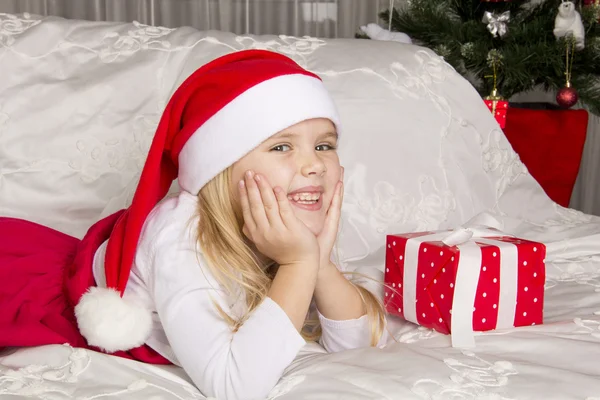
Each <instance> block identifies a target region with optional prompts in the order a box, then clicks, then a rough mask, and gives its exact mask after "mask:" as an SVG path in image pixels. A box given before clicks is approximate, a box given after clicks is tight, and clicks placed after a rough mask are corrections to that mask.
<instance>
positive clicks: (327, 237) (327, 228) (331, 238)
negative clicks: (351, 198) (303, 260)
mask: <svg viewBox="0 0 600 400" xmlns="http://www.w3.org/2000/svg"><path fill="white" fill-rule="evenodd" d="M341 169H342V172H341V175H340V181H339V182H338V183H337V185H336V187H335V189H334V194H333V199H331V204H330V205H329V209H328V210H327V217H326V218H325V223H324V225H323V230H322V231H321V233H319V235H317V241H318V242H319V269H323V268H325V267H326V266H328V265H329V264H330V263H331V251H332V250H333V245H334V244H335V241H336V239H337V233H338V228H339V225H340V217H341V214H342V201H343V199H344V167H341Z"/></svg>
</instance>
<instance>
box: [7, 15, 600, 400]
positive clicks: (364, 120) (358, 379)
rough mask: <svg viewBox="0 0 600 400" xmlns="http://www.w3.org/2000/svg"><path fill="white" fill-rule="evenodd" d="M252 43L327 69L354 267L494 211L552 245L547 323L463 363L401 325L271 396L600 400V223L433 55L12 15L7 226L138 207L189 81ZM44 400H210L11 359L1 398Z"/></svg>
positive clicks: (152, 369)
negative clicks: (558, 197)
mask: <svg viewBox="0 0 600 400" xmlns="http://www.w3.org/2000/svg"><path fill="white" fill-rule="evenodd" d="M242 48H270V49H273V50H276V51H281V52H284V53H286V54H288V55H290V56H291V57H293V58H294V59H295V60H297V61H298V62H300V63H301V64H302V65H304V66H306V67H308V68H310V69H312V70H315V71H318V72H319V73H320V74H321V75H322V76H323V77H324V82H325V83H326V84H327V85H328V87H329V88H330V89H331V91H332V93H333V95H334V96H335V98H336V100H337V102H338V104H339V106H340V110H341V113H342V115H343V118H344V120H345V121H346V130H345V133H344V135H345V136H343V137H344V138H346V139H345V142H343V143H344V144H343V145H342V147H341V148H340V154H341V158H342V160H343V162H344V164H345V166H346V178H347V181H348V184H347V186H346V191H347V192H346V194H345V200H344V217H343V224H342V225H343V227H342V234H341V238H340V256H341V259H342V261H343V262H344V264H345V267H347V268H361V267H374V268H375V269H376V270H378V271H379V272H381V271H382V269H383V268H382V266H383V253H382V251H381V249H382V248H383V244H384V243H385V233H398V232H406V231H417V230H430V229H438V228H446V227H455V226H457V225H459V224H461V223H463V222H464V221H466V220H467V219H469V218H470V217H471V216H472V215H474V214H477V213H480V212H484V211H485V210H488V212H490V213H491V214H493V215H494V216H495V217H496V218H497V219H499V220H500V221H501V222H502V224H503V225H504V230H506V231H507V232H509V233H512V234H514V235H517V236H521V237H524V238H528V239H533V240H539V241H543V242H544V243H545V244H546V245H547V249H548V253H547V259H546V260H547V283H546V295H545V305H544V311H545V322H544V324H543V325H539V326H532V327H526V328H516V329H511V330H509V331H495V332H488V333H485V334H481V335H478V336H477V337H476V347H475V348H473V349H470V350H468V351H467V350H459V349H455V348H452V347H451V346H450V338H449V337H448V336H444V335H441V334H437V333H435V332H432V331H430V330H427V329H423V328H419V327H417V326H415V325H412V324H409V323H403V322H402V321H400V320H398V319H394V318H392V320H391V324H390V330H391V333H392V334H393V336H394V338H395V340H393V341H390V343H389V344H388V345H387V346H386V347H385V348H383V349H360V350H355V351H349V352H343V353H339V354H326V353H325V352H324V351H323V350H322V349H321V348H319V347H318V346H316V345H307V346H306V348H305V349H304V351H303V352H302V353H301V354H300V355H299V356H298V358H297V359H296V360H295V362H294V363H293V364H292V365H290V366H289V368H288V369H287V371H286V373H285V375H284V376H283V378H282V380H281V382H280V383H279V384H278V385H277V387H275V388H274V390H273V391H272V393H271V395H270V398H271V399H275V398H277V399H281V400H284V399H286V400H299V399H344V400H352V399H361V400H364V399H463V398H464V399H494V400H496V399H498V400H499V399H561V400H563V399H578V400H593V399H600V315H599V314H600V218H597V217H592V216H588V215H583V214H581V213H579V212H576V211H574V210H569V209H564V208H562V207H559V206H557V205H556V204H554V203H553V202H552V201H550V200H549V199H548V198H547V196H546V195H545V194H544V192H543V190H542V189H541V188H540V187H539V185H537V183H536V182H535V181H534V180H533V179H532V178H531V176H530V175H529V174H528V173H527V170H526V169H525V168H524V167H523V165H522V164H521V163H520V161H519V159H518V156H517V155H516V154H515V153H514V151H513V150H512V148H511V147H510V145H509V144H508V142H507V140H506V138H505V137H504V136H503V134H502V132H501V131H500V130H499V129H498V127H497V125H496V124H495V122H494V120H493V118H492V117H491V115H489V112H488V110H487V109H486V107H485V105H483V102H482V101H481V98H480V97H479V96H478V95H477V93H475V92H474V91H473V90H472V88H471V87H470V86H469V85H468V83H466V81H464V80H463V79H462V78H460V77H459V76H458V74H456V73H455V72H454V71H453V70H452V69H451V68H450V67H449V66H448V65H446V64H445V63H444V62H443V60H441V59H439V58H438V57H435V56H434V55H432V53H431V52H430V51H427V50H426V49H421V48H416V47H414V46H404V45H399V44H386V43H382V42H377V43H376V42H371V43H367V42H365V41H351V40H349V41H344V40H339V41H335V40H333V41H325V40H318V39H311V38H304V39H298V38H289V37H262V38H261V37H259V38H257V37H250V36H247V37H246V36H245V37H236V36H235V35H232V34H227V33H222V32H209V33H206V32H197V31H194V30H192V29H190V28H181V29H177V30H171V29H164V28H153V27H147V26H142V25H141V24H120V23H118V24H99V23H84V22H81V21H65V20H61V19H53V18H49V19H40V18H39V17H34V16H28V15H25V16H12V15H2V14H0V71H2V80H0V215H8V216H15V217H26V218H28V219H32V220H34V221H37V222H40V223H44V224H47V225H49V226H52V227H54V228H56V229H59V230H62V231H64V232H66V233H70V234H72V235H74V236H78V237H81V235H82V234H83V233H84V232H85V230H86V229H87V227H89V226H90V225H91V223H93V222H94V221H96V220H97V219H98V218H99V217H100V216H102V215H107V214H108V213H110V212H113V211H114V210H116V209H119V208H121V207H123V206H126V204H127V202H128V201H129V199H130V198H131V194H132V192H133V189H134V188H135V185H136V177H137V174H138V173H139V170H140V167H141V165H142V164H143V160H144V157H145V154H146V151H147V148H148V145H149V143H150V141H151V137H152V134H153V132H154V129H155V126H156V123H157V120H158V117H159V115H160V113H161V111H162V108H163V107H164V104H165V101H166V99H167V98H168V95H169V93H170V92H171V91H172V90H173V88H174V87H176V86H177V82H178V81H181V80H182V79H183V78H184V77H185V76H187V74H189V72H190V71H192V70H193V69H195V68H196V67H197V66H198V65H200V64H202V63H204V62H206V61H208V60H209V59H211V58H213V57H216V56H218V55H221V54H223V53H224V52H227V51H233V50H235V49H242ZM365 149H372V151H371V150H369V151H365ZM57 187H59V188H60V189H61V190H55V188H57ZM32 397H33V398H40V399H49V400H50V399H52V400H59V399H61V400H62V399H89V400H91V399H98V398H105V397H109V398H126V399H134V400H135V399H202V398H204V397H203V396H202V395H201V394H200V393H199V392H198V390H197V389H196V388H195V387H194V386H193V385H192V384H191V383H190V381H189V379H188V378H187V377H186V376H185V373H183V371H182V370H180V369H178V368H176V367H156V366H151V365H146V364H141V363H137V362H133V361H128V360H124V359H121V358H117V357H111V356H107V355H103V354H99V353H95V352H92V351H86V350H81V349H73V348H71V347H68V346H60V345H56V346H46V347H41V348H29V349H16V350H15V349H13V350H11V349H5V350H4V351H3V352H2V353H0V398H2V399H20V398H32ZM222 400H225V399H222Z"/></svg>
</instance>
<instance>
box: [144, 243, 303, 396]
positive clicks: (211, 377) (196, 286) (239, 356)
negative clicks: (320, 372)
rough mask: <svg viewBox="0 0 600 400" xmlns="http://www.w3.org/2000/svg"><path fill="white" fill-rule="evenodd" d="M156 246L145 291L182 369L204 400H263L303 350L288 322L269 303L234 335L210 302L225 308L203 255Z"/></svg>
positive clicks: (176, 247)
mask: <svg viewBox="0 0 600 400" xmlns="http://www.w3.org/2000/svg"><path fill="white" fill-rule="evenodd" d="M163 236H168V235H163ZM156 240H157V242H154V243H153V244H154V246H153V247H154V248H155V251H154V254H153V256H151V257H150V259H149V260H148V261H149V265H148V267H149V271H148V272H149V280H150V282H151V285H149V289H150V291H151V293H152V296H153V297H154V301H155V305H156V310H157V312H158V316H159V318H160V321H161V323H162V326H163V328H164V330H165V334H166V336H167V339H168V341H169V344H170V345H171V348H172V349H173V352H174V354H175V356H176V357H177V359H178V361H179V363H180V365H181V366H182V367H183V369H184V370H185V371H186V373H187V374H188V375H189V376H190V378H191V379H192V380H193V382H194V384H195V385H196V386H197V387H198V389H199V390H200V391H201V392H202V393H203V394H204V395H205V396H213V397H217V398H219V399H232V400H234V399H259V398H265V397H266V396H267V395H268V393H269V391H270V390H271V389H272V388H273V387H274V386H275V384H276V383H277V382H278V380H279V379H280V378H281V376H282V375H283V372H284V370H285V368H286V367H287V366H288V365H289V364H290V363H291V362H292V361H293V360H294V358H295V357H296V355H297V354H298V352H299V351H300V349H301V348H302V347H303V346H304V345H305V344H306V342H305V341H304V339H303V338H302V337H301V336H300V334H299V333H298V332H297V331H296V329H295V327H294V325H293V324H292V322H291V321H290V319H289V318H288V316H287V314H285V312H284V311H283V310H282V309H281V307H279V305H277V303H275V302H274V301H273V300H271V299H270V298H266V299H265V301H264V302H263V303H262V304H261V305H260V306H258V307H257V308H256V309H255V310H254V312H253V313H252V314H251V315H250V317H249V318H248V319H247V320H246V322H245V323H244V324H243V325H242V326H241V327H240V329H239V330H238V331H237V332H235V333H233V332H232V330H231V327H230V326H229V324H228V323H227V322H226V321H225V320H224V319H223V318H222V317H221V316H220V315H219V313H218V312H217V310H216V308H215V306H214V305H213V300H214V301H215V302H217V303H218V304H219V305H220V306H221V307H222V309H223V311H225V312H227V313H229V312H230V311H231V309H230V306H229V305H228V304H227V302H226V300H225V296H224V292H223V290H222V288H221V287H219V285H218V283H217V282H216V281H215V279H214V278H213V277H212V276H211V275H210V272H209V271H208V270H207V269H206V268H203V267H202V265H201V263H202V262H204V261H203V259H202V258H200V255H199V254H197V253H196V252H195V251H194V249H193V248H191V247H190V245H189V244H186V242H187V241H186V240H174V239H168V240H165V239H164V238H163V239H161V238H157V239H156ZM201 260H202V261H201ZM244 299H245V298H244ZM242 301H243V300H242Z"/></svg>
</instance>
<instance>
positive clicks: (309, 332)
mask: <svg viewBox="0 0 600 400" xmlns="http://www.w3.org/2000/svg"><path fill="white" fill-rule="evenodd" d="M339 125H340V121H339V117H338V115H337V112H336V110H335V107H334V104H333V102H332V99H331V98H330V96H329V95H328V93H327V91H326V90H325V88H324V85H323V83H322V82H321V80H320V79H319V78H318V77H317V76H316V75H314V74H312V73H310V72H308V71H306V70H304V69H302V68H301V67H300V66H298V65H297V64H296V63H294V62H293V61H292V60H290V59H289V58H287V57H284V56H282V55H280V54H277V53H272V52H268V51H262V50H249V51H240V52H236V53H232V54H229V55H226V56H223V57H221V58H219V59H216V60H214V61H212V62H210V63H208V64H206V65H204V66H202V67H201V68H199V69H198V70H197V71H195V72H194V73H193V74H192V75H191V76H190V77H189V78H188V79H187V80H186V81H185V82H184V83H183V84H182V85H181V86H180V87H179V88H178V90H177V91H176V92H175V94H174V95H173V97H172V98H171V100H170V102H169V104H168V105H167V107H166V109H165V111H164V113H163V116H162V119H161V121H160V124H159V126H158V128H157V131H156V134H155V137H154V139H153V142H152V145H151V148H150V151H149V154H148V157H147V160H146V163H145V166H144V169H143V171H142V175H141V179H140V183H139V185H138V187H137V190H136V193H135V196H134V198H133V202H132V204H131V206H130V207H129V208H128V209H126V210H122V211H119V212H117V213H115V214H113V215H111V216H109V217H107V218H105V219H103V220H101V221H99V222H98V223H97V224H95V225H94V226H92V227H91V228H90V230H89V231H88V233H87V234H86V235H85V237H84V238H83V240H81V241H79V240H77V239H75V238H72V237H69V236H66V235H64V234H62V233H59V232H56V231H54V230H51V229H49V228H47V227H43V226H40V225H37V224H34V223H31V222H27V221H23V220H16V219H10V218H0V282H1V283H0V346H34V345H45V344H52V343H60V344H62V343H65V342H66V343H70V344H71V345H73V346H79V347H85V348H91V349H95V350H99V351H104V352H106V353H111V354H115V355H117V356H122V357H127V358H133V359H136V360H139V361H143V362H150V363H174V364H176V365H180V366H181V367H183V368H184V369H185V371H186V372H187V373H188V375H189V376H190V377H191V379H192V380H193V381H194V383H195V384H196V385H197V387H198V388H199V389H200V390H201V391H202V392H203V394H204V395H206V396H215V397H218V398H221V399H242V398H243V399H257V398H264V397H265V396H266V395H267V394H268V392H269V391H270V390H271V389H272V388H273V386H274V385H275V384H276V383H277V381H278V380H279V378H280V377H281V376H282V374H283V372H284V369H285V368H286V367H287V366H288V365H289V364H290V363H291V362H292V361H293V359H294V358H295V357H296V355H297V353H298V352H299V350H300V349H301V348H302V347H303V346H304V345H305V343H306V340H315V339H317V338H318V339H319V340H320V343H321V344H322V345H323V346H324V347H325V349H326V350H327V351H329V352H335V351H340V350H344V349H351V348H357V347H363V346H369V345H371V346H374V345H377V344H378V343H379V342H380V340H382V332H383V331H384V326H385V318H384V313H383V311H382V307H381V305H380V303H379V302H378V301H377V299H376V298H375V297H374V296H373V295H372V294H371V293H370V292H368V291H367V290H365V289H364V288H361V287H360V286H358V285H355V284H353V283H351V281H350V280H348V279H347V278H346V277H345V276H344V275H342V274H341V273H340V272H339V270H338V269H337V268H336V266H335V265H334V264H333V263H332V262H331V252H332V247H333V245H334V243H335V239H336V235H337V231H338V223H339V219H340V209H341V205H342V192H343V184H342V178H343V170H342V168H341V167H340V163H339V159H338V155H337V152H336V147H337V141H338V133H340V128H339ZM340 135H341V136H342V137H343V133H340ZM176 178H177V179H178V183H179V186H180V188H181V192H180V193H179V194H178V195H176V196H173V197H167V198H165V195H166V193H167V192H168V190H169V187H170V185H171V183H172V181H173V180H174V179H176ZM312 302H314V304H315V306H316V307H315V308H316V324H315V321H311V319H307V315H308V314H309V309H310V306H311V303H312ZM316 325H319V326H318V327H316V328H315V326H316Z"/></svg>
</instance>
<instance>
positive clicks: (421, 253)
mask: <svg viewBox="0 0 600 400" xmlns="http://www.w3.org/2000/svg"><path fill="white" fill-rule="evenodd" d="M469 232H470V233H469ZM473 232H475V234H474V237H472V238H471V239H467V240H465V239H464V238H463V239H459V240H458V241H456V240H455V239H456V237H457V235H458V236H461V235H463V236H464V234H469V235H472V234H473ZM449 238H450V240H448V239H449ZM453 241H454V242H455V243H457V244H455V243H452V242H453ZM545 256H546V247H545V246H544V245H543V244H542V243H537V242H532V241H529V240H524V239H519V238H514V237H510V236H503V234H502V233H501V232H499V231H496V230H492V229H483V230H481V229H475V230H473V229H459V230H454V231H437V232H418V233H408V234H398V235H388V236H387V252H386V269H385V284H386V288H385V307H386V310H387V312H389V313H390V314H394V315H398V316H401V317H403V318H405V319H406V320H408V321H411V322H414V323H416V324H419V325H421V326H424V327H427V328H431V329H434V330H436V331H438V332H441V333H444V334H452V343H453V346H457V347H463V346H464V347H468V346H472V345H473V343H474V342H473V340H474V339H473V331H488V330H493V329H503V328H510V327H516V326H527V325H535V324H541V323H542V322H543V304H544V283H545V264H544V259H545Z"/></svg>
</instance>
